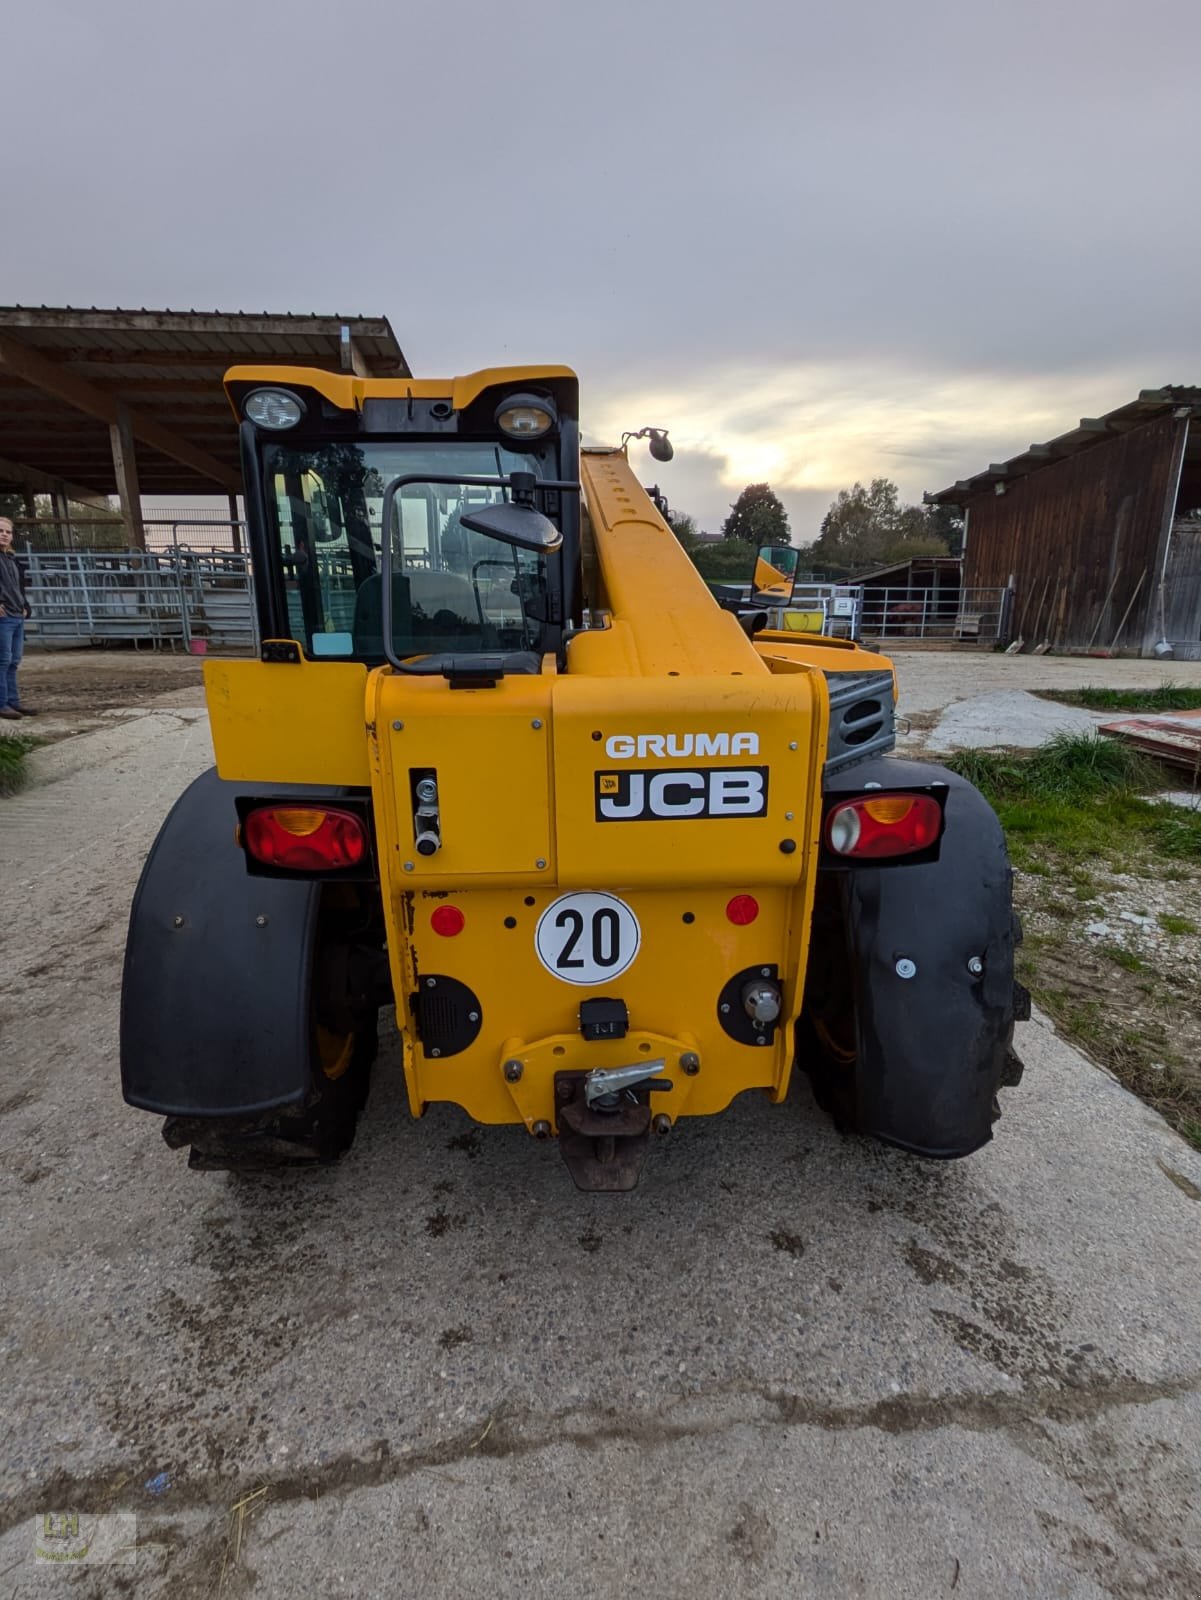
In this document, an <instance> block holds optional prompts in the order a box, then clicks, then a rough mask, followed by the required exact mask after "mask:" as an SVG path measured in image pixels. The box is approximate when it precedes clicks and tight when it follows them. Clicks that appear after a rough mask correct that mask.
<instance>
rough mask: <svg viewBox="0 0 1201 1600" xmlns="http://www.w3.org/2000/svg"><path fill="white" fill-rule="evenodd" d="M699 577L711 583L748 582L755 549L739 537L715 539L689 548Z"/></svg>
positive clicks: (752, 568) (753, 563) (751, 572)
mask: <svg viewBox="0 0 1201 1600" xmlns="http://www.w3.org/2000/svg"><path fill="white" fill-rule="evenodd" d="M689 555H691V557H692V563H693V565H694V566H695V567H696V570H697V571H698V572H699V573H700V575H701V577H702V578H704V579H706V580H707V581H710V582H713V583H750V581H751V578H752V577H753V576H754V571H755V551H754V549H752V547H751V546H750V545H749V544H743V542H742V540H741V539H715V540H713V541H712V542H711V543H709V544H698V545H697V547H696V549H695V550H690V551H689Z"/></svg>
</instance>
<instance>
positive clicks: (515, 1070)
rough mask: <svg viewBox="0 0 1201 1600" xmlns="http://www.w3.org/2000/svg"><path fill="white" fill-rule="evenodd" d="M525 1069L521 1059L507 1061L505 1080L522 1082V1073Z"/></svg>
mask: <svg viewBox="0 0 1201 1600" xmlns="http://www.w3.org/2000/svg"><path fill="white" fill-rule="evenodd" d="M524 1071H525V1067H524V1066H523V1065H522V1063H521V1062H520V1061H506V1062H505V1081H506V1082H507V1083H520V1082H521V1074H522V1073H523V1072H524Z"/></svg>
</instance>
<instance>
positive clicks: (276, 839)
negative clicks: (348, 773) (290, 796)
mask: <svg viewBox="0 0 1201 1600" xmlns="http://www.w3.org/2000/svg"><path fill="white" fill-rule="evenodd" d="M242 836H243V838H244V840H245V843H246V849H247V851H248V852H249V853H250V854H251V855H252V856H253V857H254V859H255V860H256V861H261V862H262V863H263V865H264V866H268V867H286V868H289V869H290V870H291V871H293V872H338V871H341V869H342V868H343V867H354V866H357V865H358V863H359V862H360V861H361V860H362V859H363V857H364V856H365V855H366V853H367V834H366V830H365V829H364V827H363V822H362V819H361V818H359V817H357V816H355V814H354V812H353V811H338V810H334V809H331V808H330V807H328V806H264V807H262V809H261V810H259V811H251V812H250V813H249V814H248V815H247V817H246V820H245V821H244V822H243V824H242Z"/></svg>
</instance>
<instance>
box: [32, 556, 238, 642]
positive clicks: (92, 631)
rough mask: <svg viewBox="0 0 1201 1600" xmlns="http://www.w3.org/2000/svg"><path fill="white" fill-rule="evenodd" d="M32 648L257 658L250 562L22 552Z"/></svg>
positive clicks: (225, 558) (220, 558) (227, 558)
mask: <svg viewBox="0 0 1201 1600" xmlns="http://www.w3.org/2000/svg"><path fill="white" fill-rule="evenodd" d="M21 560H22V564H23V565H24V567H25V580H26V589H27V591H28V598H29V605H30V609H31V610H32V612H33V615H32V617H31V618H30V622H29V638H30V642H31V643H38V644H44V645H48V646H54V645H56V644H57V645H77V644H99V643H102V642H103V641H105V640H113V641H115V642H120V643H122V644H133V645H135V646H136V645H141V644H147V645H149V646H150V647H151V648H152V649H157V648H162V647H164V646H167V647H170V648H171V649H173V650H179V649H182V650H193V651H195V653H196V654H202V653H204V652H205V651H208V650H212V651H213V652H215V653H220V654H223V655H227V654H247V655H252V654H257V652H258V626H257V622H256V618H255V609H254V584H253V575H252V573H251V569H250V559H249V557H248V556H245V555H237V554H234V553H233V552H232V551H225V550H189V549H187V548H186V547H185V546H180V547H179V548H177V549H172V550H156V551H143V550H112V551H108V550H52V551H45V550H31V551H27V552H25V553H23V555H22V557H21Z"/></svg>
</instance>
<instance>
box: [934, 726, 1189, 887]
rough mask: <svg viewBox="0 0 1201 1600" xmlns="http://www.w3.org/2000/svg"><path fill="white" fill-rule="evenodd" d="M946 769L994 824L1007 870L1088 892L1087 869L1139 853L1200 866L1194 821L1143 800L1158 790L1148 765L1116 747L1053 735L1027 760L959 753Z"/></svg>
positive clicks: (1156, 772) (1112, 742)
mask: <svg viewBox="0 0 1201 1600" xmlns="http://www.w3.org/2000/svg"><path fill="white" fill-rule="evenodd" d="M947 765H948V766H949V767H950V768H951V769H952V771H954V772H958V773H959V774H960V775H961V776H962V777H964V778H966V779H967V780H968V782H969V783H973V784H975V786H976V788H977V789H979V790H980V791H981V793H982V794H983V795H984V797H985V799H987V800H988V802H989V804H990V805H991V806H992V807H993V809H994V810H995V811H996V813H997V815H998V817H999V818H1000V819H1001V826H1002V827H1003V828H1004V829H1005V833H1006V835H1007V837H1008V839H1009V847H1010V852H1011V854H1012V856H1013V860H1014V864H1015V865H1016V866H1018V867H1020V868H1021V869H1022V870H1023V871H1025V872H1037V871H1039V870H1040V865H1036V862H1041V871H1042V872H1043V873H1044V874H1045V873H1046V871H1047V866H1046V860H1045V852H1046V850H1048V849H1049V850H1051V851H1053V852H1054V854H1055V856H1056V858H1057V864H1058V866H1059V868H1060V870H1066V875H1067V876H1068V878H1069V880H1070V881H1071V882H1073V883H1075V884H1076V885H1077V886H1078V887H1080V888H1085V889H1086V888H1088V887H1089V886H1090V881H1091V880H1090V879H1089V876H1088V872H1087V867H1088V863H1089V862H1090V861H1093V860H1096V859H1097V858H1098V857H1100V858H1101V859H1104V860H1109V861H1116V860H1120V858H1121V856H1122V853H1123V851H1124V850H1125V851H1130V850H1137V849H1138V848H1139V847H1142V848H1144V849H1151V850H1153V851H1154V852H1156V853H1157V854H1159V855H1161V856H1167V857H1169V858H1171V859H1174V860H1180V861H1201V814H1199V813H1195V812H1184V813H1181V814H1175V815H1174V814H1172V813H1171V812H1170V811H1166V810H1165V808H1164V807H1163V806H1158V805H1153V804H1152V803H1151V802H1150V801H1149V800H1147V799H1146V798H1145V796H1146V794H1148V793H1149V792H1154V791H1156V790H1158V789H1160V788H1162V786H1163V775H1162V773H1161V771H1160V769H1159V767H1158V766H1157V765H1156V763H1155V762H1153V761H1149V760H1148V759H1147V757H1146V756H1144V755H1141V754H1140V753H1139V752H1138V751H1137V750H1133V749H1131V747H1130V746H1129V745H1126V744H1123V743H1121V742H1120V741H1119V740H1117V739H1105V738H1099V739H1095V738H1093V737H1092V735H1091V734H1060V736H1059V737H1058V738H1056V739H1052V740H1051V742H1050V743H1049V744H1045V745H1043V746H1042V747H1041V748H1040V749H1038V750H1035V751H1033V752H1032V753H1031V754H1030V755H1028V756H1015V755H1004V754H1000V753H998V752H996V751H993V750H961V751H960V752H959V753H958V754H957V755H954V756H952V757H951V759H950V760H949V761H948V762H947Z"/></svg>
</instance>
